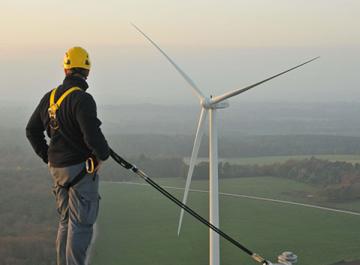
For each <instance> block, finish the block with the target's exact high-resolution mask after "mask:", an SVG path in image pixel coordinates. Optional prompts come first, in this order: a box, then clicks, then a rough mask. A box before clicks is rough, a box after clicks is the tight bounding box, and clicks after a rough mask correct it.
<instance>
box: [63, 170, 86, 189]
mask: <svg viewBox="0 0 360 265" xmlns="http://www.w3.org/2000/svg"><path fill="white" fill-rule="evenodd" d="M86 173H87V171H86V166H84V168H83V169H82V170H81V171H80V172H79V173H78V174H77V175H76V176H75V178H74V179H73V180H72V181H70V182H68V183H65V185H64V186H62V187H63V188H65V189H67V190H69V189H70V188H71V187H72V186H75V185H76V184H78V183H79V182H80V181H81V180H82V179H83V178H84V177H85V176H86Z"/></svg>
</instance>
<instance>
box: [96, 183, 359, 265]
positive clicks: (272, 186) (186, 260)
mask: <svg viewBox="0 0 360 265" xmlns="http://www.w3.org/2000/svg"><path fill="white" fill-rule="evenodd" d="M157 181H159V182H161V184H163V185H169V186H178V187H183V186H184V183H183V180H178V179H176V180H173V179H165V180H157ZM192 188H198V189H206V188H207V182H206V181H194V183H193V185H192ZM101 189H102V201H101V212H100V216H99V220H98V236H97V240H96V244H95V247H94V251H93V260H92V263H91V264H92V265H104V264H105V265H115V264H116V265H122V264H124V265H128V264H134V265H140V264H146V265H163V264H164V265H168V264H170V265H207V264H208V229H207V228H206V227H205V226H204V225H202V224H201V223H198V222H197V221H196V220H194V219H193V218H192V217H190V216H188V215H186V216H185V218H184V223H183V230H182V233H181V235H180V237H177V234H176V231H177V223H178V217H179V209H178V208H177V206H176V205H174V204H173V203H172V202H170V201H168V200H167V199H166V198H164V197H162V195H161V194H159V193H158V192H157V191H156V190H154V189H153V188H151V187H148V186H140V185H130V184H114V183H102V188H101ZM220 191H221V192H229V193H236V194H248V195H258V196H266V197H271V198H281V199H291V200H297V201H308V200H309V198H308V197H307V196H306V194H312V193H313V192H314V191H315V190H314V188H313V187H311V186H308V185H305V184H301V183H297V182H293V181H290V180H284V179H275V178H269V177H261V178H246V179H245V178H244V179H236V180H223V181H221V186H220ZM171 192H172V193H173V194H175V195H176V196H178V197H179V198H181V196H182V191H180V190H171ZM304 195H305V196H304ZM207 196H208V194H207V193H197V192H191V193H190V199H189V205H190V206H191V207H193V208H194V209H196V210H197V211H198V212H199V213H200V214H202V215H203V216H207V212H208V197H207ZM329 206H331V205H329ZM220 207H221V208H220V214H221V228H222V229H223V230H224V231H226V232H227V233H229V234H230V235H232V236H233V237H234V238H235V239H237V240H239V241H240V242H242V243H243V244H245V245H246V246H247V247H249V248H250V249H252V250H253V251H255V252H257V253H259V254H262V255H264V256H265V257H267V258H269V259H270V260H273V261H275V260H276V256H277V255H278V254H279V253H281V252H282V251H285V250H291V251H293V252H295V253H296V254H298V255H299V263H298V264H304V265H327V264H331V263H334V262H336V261H339V260H344V259H345V260H351V259H359V258H360V229H358V227H359V223H360V216H353V215H348V214H344V213H335V212H328V211H324V210H319V209H313V208H306V207H302V206H295V205H286V204H279V203H273V202H265V201H257V200H251V199H244V198H234V197H229V196H221V197H220ZM335 207H341V208H344V209H345V208H346V209H352V210H357V211H360V204H359V203H351V204H341V205H335ZM221 261H222V265H235V264H239V265H241V264H256V263H255V262H253V261H252V260H251V259H250V258H249V257H248V256H246V255H244V254H243V253H242V252H241V251H240V250H238V249H237V248H236V247H234V246H232V245H230V244H229V243H228V242H226V241H223V240H222V242H221Z"/></svg>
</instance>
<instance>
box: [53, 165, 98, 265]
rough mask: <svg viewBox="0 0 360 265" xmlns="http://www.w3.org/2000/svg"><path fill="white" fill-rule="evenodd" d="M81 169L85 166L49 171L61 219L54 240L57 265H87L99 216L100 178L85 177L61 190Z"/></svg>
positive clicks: (95, 176)
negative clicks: (94, 227)
mask: <svg viewBox="0 0 360 265" xmlns="http://www.w3.org/2000/svg"><path fill="white" fill-rule="evenodd" d="M84 166H85V163H80V164H77V165H73V166H69V167H63V168H54V167H49V169H50V173H51V175H52V177H53V180H54V188H53V192H54V195H55V198H56V205H57V211H58V213H59V215H60V221H59V227H58V232H57V238H56V253H57V265H85V264H86V260H87V255H88V249H89V246H90V243H91V239H92V235H93V225H94V223H95V221H96V218H97V216H98V212H99V200H100V196H99V176H98V175H97V173H94V174H86V175H85V176H84V178H83V179H82V180H81V181H80V182H78V183H77V184H76V185H74V186H72V187H71V188H70V189H68V190H67V189H65V188H63V186H64V185H65V184H66V183H69V182H71V181H72V180H73V178H74V177H75V176H76V175H77V174H78V173H79V172H80V171H81V170H82V169H83V168H84Z"/></svg>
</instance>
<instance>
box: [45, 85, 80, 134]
mask: <svg viewBox="0 0 360 265" xmlns="http://www.w3.org/2000/svg"><path fill="white" fill-rule="evenodd" d="M77 90H81V88H79V87H72V88H70V89H68V90H66V91H65V93H64V94H62V95H61V96H60V98H59V99H58V100H57V101H56V102H55V94H56V91H57V88H54V89H53V90H52V91H51V94H50V104H49V108H48V113H49V118H50V122H49V125H50V127H51V129H53V130H57V129H58V128H59V123H58V121H57V120H56V112H57V110H58V109H59V108H60V105H61V103H62V102H63V101H64V99H65V98H66V97H67V96H68V95H69V94H71V93H72V92H74V91H77Z"/></svg>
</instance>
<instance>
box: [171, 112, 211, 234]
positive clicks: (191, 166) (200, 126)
mask: <svg viewBox="0 0 360 265" xmlns="http://www.w3.org/2000/svg"><path fill="white" fill-rule="evenodd" d="M206 115H207V110H206V109H205V108H201V113H200V118H199V123H198V127H197V130H196V135H195V140H194V146H193V150H192V153H191V159H190V164H189V171H188V174H187V178H186V184H185V192H184V197H183V200H182V202H183V204H186V202H187V197H188V194H189V189H190V183H191V178H192V174H193V171H194V168H195V163H196V159H197V156H198V153H199V147H200V143H201V138H202V136H203V135H204V124H205V118H206ZM183 217H184V209H181V212H180V219H179V226H178V236H179V235H180V230H181V225H182V220H183Z"/></svg>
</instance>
